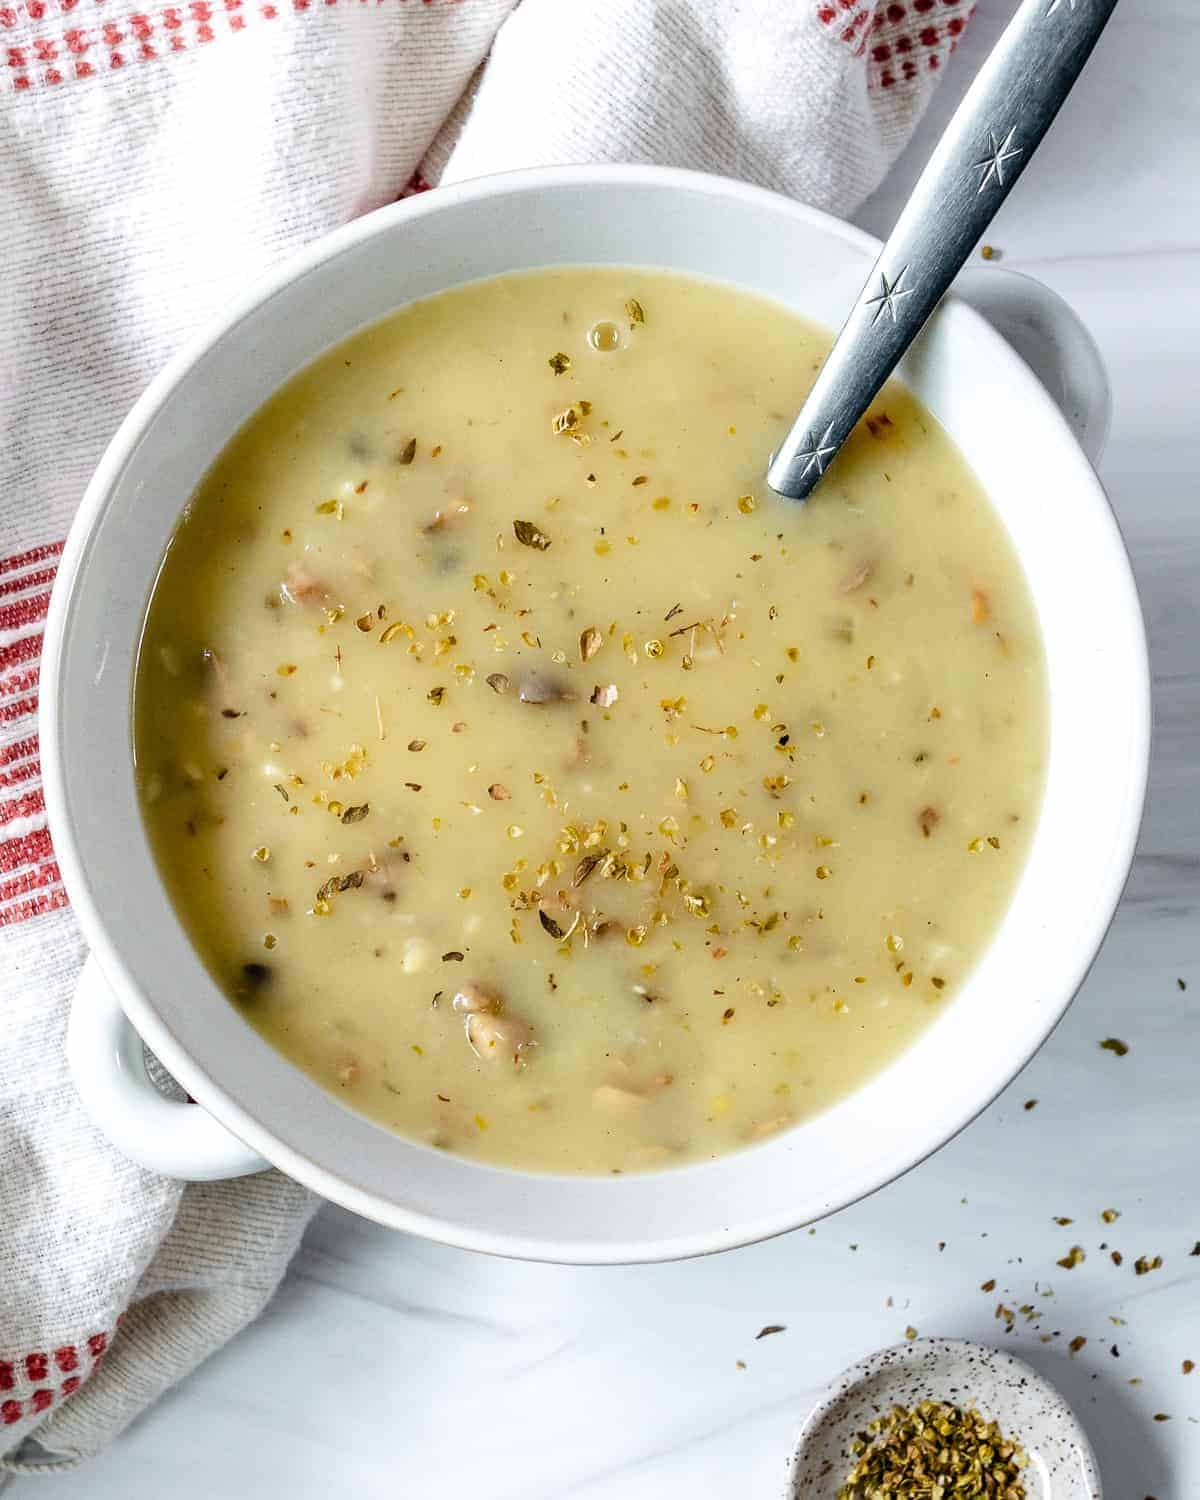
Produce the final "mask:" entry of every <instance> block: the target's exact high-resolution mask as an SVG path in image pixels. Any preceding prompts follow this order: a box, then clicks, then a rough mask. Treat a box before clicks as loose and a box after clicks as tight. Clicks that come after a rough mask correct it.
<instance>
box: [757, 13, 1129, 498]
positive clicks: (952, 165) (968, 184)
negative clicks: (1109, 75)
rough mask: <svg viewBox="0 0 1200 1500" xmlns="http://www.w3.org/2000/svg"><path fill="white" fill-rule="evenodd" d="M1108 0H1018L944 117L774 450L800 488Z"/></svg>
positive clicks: (962, 244)
mask: <svg viewBox="0 0 1200 1500" xmlns="http://www.w3.org/2000/svg"><path fill="white" fill-rule="evenodd" d="M1116 3H1117V0H1024V3H1023V4H1022V5H1021V7H1020V9H1019V10H1018V11H1017V13H1016V15H1015V16H1014V17H1013V19H1012V21H1011V22H1010V23H1009V25H1008V27H1007V29H1006V30H1005V32H1004V34H1003V36H1001V38H1000V40H999V42H997V44H996V46H995V47H994V48H993V49H992V52H991V54H990V56H989V57H988V59H987V61H986V62H985V63H984V65H983V67H982V68H981V69H980V70H979V74H978V76H977V77H976V79H975V81H974V83H972V85H971V87H970V89H969V90H968V91H967V95H966V97H965V98H964V99H963V101H962V103H961V104H960V105H959V107H958V109H957V110H956V111H955V114H954V118H953V119H952V120H951V121H950V124H949V125H948V126H947V127H946V130H945V133H944V134H943V136H942V138H941V140H940V141H939V142H938V144H937V147H936V149H935V150H934V153H933V155H932V156H931V157H930V159H929V164H928V166H927V167H926V168H925V170H924V172H922V173H921V177H920V179H919V181H918V182H917V185H916V187H915V188H914V189H913V192H912V196H911V197H910V198H909V200H908V202H907V203H906V204H905V206H904V210H903V212H902V213H901V215H900V217H899V219H898V220H897V221H896V227H895V228H894V229H893V230H892V232H891V234H890V235H889V236H888V239H887V243H886V244H885V245H884V247H883V249H882V250H881V251H880V254H879V259H878V260H877V261H876V262H875V266H874V269H873V270H872V272H871V274H870V276H869V277H868V278H867V282H866V285H865V286H864V287H863V289H862V291H861V292H860V293H859V296H858V300H857V302H856V303H855V305H854V308H853V309H852V311H851V313H850V316H849V317H848V318H847V319H846V321H845V323H844V324H843V326H842V331H841V333H839V334H838V337H837V342H836V343H835V344H834V346H833V348H832V349H831V350H830V352H829V357H828V359H826V361H825V363H824V364H823V365H822V367H821V370H820V373H819V374H818V375H817V379H816V384H815V385H814V386H813V388H812V390H811V391H810V392H809V395H808V399H807V400H806V401H805V403H804V405H803V406H802V407H801V408H800V415H799V416H798V417H797V418H796V420H795V422H794V423H793V425H792V429H791V431H790V432H789V433H788V435H787V437H786V438H785V440H784V442H783V444H782V446H781V447H780V448H779V451H778V452H777V453H776V454H775V456H774V457H773V458H772V459H771V463H770V466H769V468H768V469H767V483H768V484H769V485H770V487H771V488H772V489H773V490H775V491H776V492H777V493H778V494H780V495H785V496H787V497H788V498H789V499H792V500H804V499H806V498H807V497H808V495H809V494H810V493H811V492H812V489H813V486H814V485H816V483H817V482H818V481H819V480H820V478H821V476H822V474H824V473H825V471H826V470H827V469H828V468H829V465H830V464H831V463H832V461H833V457H834V455H835V454H836V453H837V451H838V449H839V448H840V447H841V446H842V444H843V443H844V442H845V441H846V439H847V438H848V437H849V436H850V432H851V429H852V428H853V427H854V425H855V423H856V422H857V421H858V420H859V418H860V417H861V416H862V415H863V413H864V412H865V411H866V409H867V407H868V406H869V405H870V404H871V401H872V400H873V399H874V398H875V396H876V395H877V394H878V393H879V390H880V388H881V387H882V385H883V383H884V381H885V380H886V379H887V378H888V376H889V375H890V374H891V373H892V371H893V370H894V369H895V368H896V366H897V364H899V362H900V359H901V357H902V355H903V354H904V351H905V350H906V349H907V348H908V346H909V344H911V343H912V341H913V339H914V338H915V337H916V336H917V334H918V333H919V332H920V330H921V328H922V327H923V326H924V324H925V322H926V320H927V319H928V318H929V316H930V315H931V314H932V312H933V310H934V309H935V308H936V307H937V305H938V303H939V302H940V301H941V299H942V296H943V295H944V293H945V292H946V290H947V289H948V287H949V286H950V283H951V281H953V279H954V277H955V276H956V275H957V274H958V272H959V270H960V268H961V267H962V264H963V262H964V261H965V260H966V258H967V256H968V255H969V254H970V253H971V248H972V246H973V245H974V244H975V243H976V241H977V240H978V239H979V237H980V235H981V234H982V233H983V231H984V230H985V229H986V228H987V226H988V225H989V224H990V223H991V221H992V218H993V217H994V215H995V213H996V211H997V209H998V208H999V207H1000V205H1001V204H1002V203H1003V202H1004V200H1005V198H1007V197H1008V194H1009V191H1010V190H1011V188H1012V186H1013V184H1014V183H1015V182H1016V180H1017V178H1018V177H1019V176H1020V175H1021V173H1022V171H1023V170H1024V169H1025V167H1026V166H1027V165H1028V164H1029V158H1030V157H1031V156H1032V155H1033V153H1034V152H1035V151H1036V150H1037V147H1038V145H1039V143H1040V142H1041V139H1042V137H1043V136H1044V135H1045V133H1046V131H1047V130H1048V129H1049V127H1050V123H1051V121H1052V120H1053V119H1054V117H1055V115H1057V113H1058V111H1059V109H1060V108H1061V106H1062V102H1063V100H1064V99H1065V98H1066V97H1067V95H1068V94H1069V93H1070V91H1071V88H1072V86H1073V85H1074V83H1075V80H1076V79H1077V78H1078V77H1079V74H1080V72H1081V71H1082V69H1083V65H1084V63H1086V62H1087V60H1088V57H1089V56H1090V54H1091V51H1092V48H1093V47H1094V46H1095V45H1096V42H1097V40H1098V38H1099V36H1100V33H1101V31H1103V29H1104V26H1105V23H1106V22H1107V20H1108V18H1109V16H1110V15H1111V14H1112V12H1113V9H1114V8H1115V6H1116Z"/></svg>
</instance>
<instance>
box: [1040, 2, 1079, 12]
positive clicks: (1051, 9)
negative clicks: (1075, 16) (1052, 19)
mask: <svg viewBox="0 0 1200 1500" xmlns="http://www.w3.org/2000/svg"><path fill="white" fill-rule="evenodd" d="M1062 4H1063V0H1050V4H1049V5H1048V6H1047V7H1046V15H1047V16H1052V15H1053V14H1054V12H1055V11H1056V10H1057V9H1058V8H1059V6H1061V5H1062ZM1066 6H1067V9H1068V10H1074V9H1075V0H1066Z"/></svg>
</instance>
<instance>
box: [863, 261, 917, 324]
mask: <svg viewBox="0 0 1200 1500" xmlns="http://www.w3.org/2000/svg"><path fill="white" fill-rule="evenodd" d="M907 275H908V267H907V266H903V267H901V270H900V274H899V276H897V277H896V279H895V281H893V282H889V281H888V279H887V277H886V276H885V275H884V273H883V272H882V271H880V273H879V284H880V292H879V296H878V297H868V298H867V306H868V307H873V308H874V309H875V316H874V317H873V318H872V319H871V327H872V328H874V326H875V324H876V323H878V322H879V320H880V318H882V317H883V316H884V314H885V313H886V314H887V315H888V316H889V317H890V318H891V320H892V322H893V323H894V322H895V321H896V303H897V302H899V301H901V299H902V298H904V297H911V296H912V294H913V293H914V292H915V291H916V287H914V286H904V284H903V283H904V278H905V277H906V276H907Z"/></svg>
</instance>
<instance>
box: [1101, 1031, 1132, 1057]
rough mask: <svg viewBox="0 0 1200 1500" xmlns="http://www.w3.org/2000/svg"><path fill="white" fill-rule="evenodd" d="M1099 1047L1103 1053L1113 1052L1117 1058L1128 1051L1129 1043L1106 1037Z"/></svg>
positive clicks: (1118, 1038) (1117, 1038)
mask: <svg viewBox="0 0 1200 1500" xmlns="http://www.w3.org/2000/svg"><path fill="white" fill-rule="evenodd" d="M1100 1046H1101V1048H1102V1049H1103V1050H1104V1051H1105V1052H1115V1053H1116V1055H1117V1056H1118V1057H1124V1056H1125V1054H1126V1053H1127V1052H1128V1051H1129V1043H1128V1042H1123V1041H1122V1040H1121V1039H1120V1037H1116V1036H1106V1037H1105V1038H1104V1040H1103V1041H1102V1042H1101V1043H1100Z"/></svg>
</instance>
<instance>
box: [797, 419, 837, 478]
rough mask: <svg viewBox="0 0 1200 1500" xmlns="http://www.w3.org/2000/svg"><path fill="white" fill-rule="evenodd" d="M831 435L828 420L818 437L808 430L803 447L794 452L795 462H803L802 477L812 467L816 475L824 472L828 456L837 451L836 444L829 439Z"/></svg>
mask: <svg viewBox="0 0 1200 1500" xmlns="http://www.w3.org/2000/svg"><path fill="white" fill-rule="evenodd" d="M832 437H833V423H832V422H830V424H829V426H828V427H826V429H825V431H824V432H823V433H822V434H821V436H820V437H817V436H816V435H815V434H814V433H812V432H810V433H809V434H808V436H807V437H806V438H805V442H804V447H803V448H801V449H800V451H799V452H798V453H797V454H796V462H797V463H803V464H804V467H803V469H801V470H800V474H801V477H802V478H803V477H806V476H807V475H808V474H809V473H810V472H811V471H812V470H813V469H814V468H815V469H816V471H817V473H818V475H820V474H824V472H825V470H826V468H827V467H828V464H829V460H830V458H832V457H833V455H834V454H835V453H836V452H837V451H838V445H837V444H836V443H834V442H831V441H830V439H831V438H832Z"/></svg>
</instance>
